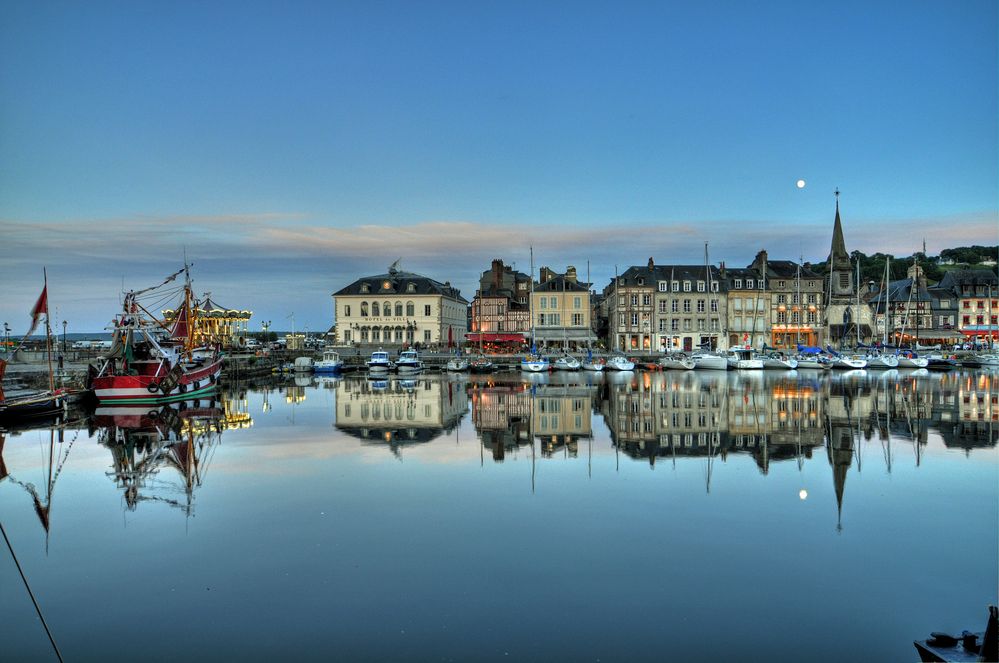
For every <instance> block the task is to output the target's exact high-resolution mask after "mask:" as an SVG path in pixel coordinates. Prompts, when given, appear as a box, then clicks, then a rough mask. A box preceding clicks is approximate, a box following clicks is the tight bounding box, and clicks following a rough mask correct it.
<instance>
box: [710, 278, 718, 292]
mask: <svg viewBox="0 0 999 663" xmlns="http://www.w3.org/2000/svg"><path fill="white" fill-rule="evenodd" d="M711 292H718V281H712V282H711Z"/></svg>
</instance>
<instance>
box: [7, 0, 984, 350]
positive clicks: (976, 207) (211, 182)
mask: <svg viewBox="0 0 999 663" xmlns="http://www.w3.org/2000/svg"><path fill="white" fill-rule="evenodd" d="M997 7H999V3H996V2H995V1H994V0H983V1H975V0H957V1H955V2H946V3H943V2H936V1H920V0H912V1H907V2H878V1H873V2H871V1H867V2H849V1H844V2H836V3H811V2H806V3H802V2H778V1H772V2H759V3H745V2H737V1H734V0H733V1H730V2H712V1H706V2H685V3H678V2H648V3H645V2H624V3H621V2H614V3H611V2H606V3H589V2H564V3H562V2H546V3H537V2H515V1H511V2H502V3H501V2H472V3H469V2H424V3H412V2H401V1H399V2H371V1H363V2H362V1H358V2H332V1H331V2H306V1H301V2H286V3H282V2H253V1H248V0H242V1H240V2H223V1H217V2H211V3H204V2H190V3H189V2H181V1H178V2H170V3H155V2H121V3H115V2H100V1H94V2H87V3H80V2H58V1H52V2H44V3H38V2H33V1H26V2H10V1H7V0H0V323H2V322H8V323H9V324H10V326H11V327H12V329H14V330H15V331H14V333H20V331H23V329H22V328H24V329H26V328H27V326H28V322H29V320H30V318H29V311H30V309H31V306H32V304H33V303H34V300H35V298H36V297H37V296H38V293H39V291H40V289H41V284H42V268H43V267H46V268H47V273H48V282H49V295H50V308H51V312H52V316H53V321H54V322H55V323H56V324H57V325H59V324H61V321H62V320H66V321H67V327H68V330H69V332H70V333H74V332H76V333H81V332H95V331H100V330H102V329H103V327H104V326H105V325H106V324H107V322H108V321H109V320H110V319H111V318H112V317H113V315H114V314H115V313H116V312H117V310H118V307H119V300H120V293H121V291H122V288H123V286H124V287H125V288H126V289H133V288H134V289H139V288H142V287H146V286H149V285H153V284H155V283H157V282H159V281H160V280H162V279H163V278H164V277H166V276H167V275H169V274H171V273H173V272H174V271H176V270H177V269H178V268H179V267H180V266H181V265H182V263H183V260H184V255H185V253H186V255H187V257H188V259H189V260H190V261H191V262H192V263H193V274H194V278H195V289H196V290H197V292H199V293H201V292H206V291H208V292H211V294H212V296H213V298H214V299H215V300H216V301H217V302H218V303H219V304H221V305H223V306H227V307H231V308H240V309H250V310H253V311H254V316H253V319H252V321H251V329H252V330H259V329H260V323H261V322H263V321H270V322H271V323H272V328H274V329H285V330H287V329H291V328H292V324H294V325H295V327H296V329H297V330H298V331H303V330H310V331H320V330H325V329H326V328H328V327H329V325H330V324H331V323H332V322H333V320H332V318H333V308H332V300H331V297H330V295H331V294H332V293H333V292H335V291H336V290H338V289H340V288H341V287H343V286H345V285H347V284H349V283H351V282H352V281H354V280H355V279H357V278H359V277H361V276H365V275H371V274H378V273H384V272H385V270H386V268H387V267H388V265H389V264H390V263H392V262H393V261H395V260H396V259H398V258H401V263H400V265H401V267H402V268H403V269H405V270H407V271H415V272H418V273H422V274H425V275H427V276H431V277H432V278H435V279H437V280H439V281H450V282H451V283H452V284H453V285H455V286H457V287H459V288H460V289H461V291H462V294H463V295H464V296H465V298H466V299H469V300H471V298H472V297H473V296H474V294H475V288H476V287H477V282H478V278H479V275H480V274H481V272H482V271H484V270H486V269H488V268H489V264H490V261H491V260H492V259H493V258H502V259H503V260H504V261H505V262H506V263H508V264H511V263H512V264H515V265H516V267H517V268H518V269H519V270H521V271H525V272H526V271H528V270H529V269H530V247H532V246H533V247H534V256H535V269H537V268H538V267H540V266H541V265H549V266H551V267H553V268H555V269H557V270H560V271H561V270H563V269H564V267H565V266H566V265H569V264H571V265H575V266H576V267H577V269H578V270H579V272H580V275H581V276H585V274H586V269H587V267H586V266H587V264H588V265H589V272H590V278H591V280H592V281H593V282H594V283H595V284H596V287H597V288H602V287H603V286H604V285H606V284H607V282H608V281H609V280H610V279H611V278H612V277H613V274H614V271H615V268H616V269H618V270H621V271H623V270H624V269H625V268H627V267H628V266H630V265H639V264H645V263H646V262H647V261H648V259H649V257H652V258H654V260H655V261H656V263H659V264H668V263H678V264H681V263H682V264H702V263H703V261H704V243H705V242H707V243H708V245H709V252H710V260H711V262H713V263H715V264H717V263H718V262H720V261H725V263H726V264H727V265H740V266H743V265H747V264H748V263H749V262H751V261H752V258H753V256H754V255H755V254H756V253H757V252H758V251H759V250H761V249H766V250H767V252H768V254H769V255H770V257H771V259H786V260H799V259H803V260H805V261H821V260H824V259H825V258H826V256H827V255H828V252H829V246H830V241H831V232H832V220H833V216H834V205H835V201H834V197H833V191H834V190H835V189H837V188H838V189H840V190H841V192H842V193H841V196H840V206H841V212H842V218H843V225H844V234H845V237H846V243H847V249H848V250H851V251H852V250H860V251H863V252H865V253H874V252H876V251H882V252H886V253H892V254H894V255H896V256H908V255H911V254H912V253H913V252H915V251H920V250H922V243H923V241H924V240H925V242H926V248H927V252H928V253H929V254H931V255H933V254H936V253H938V252H939V251H940V250H941V249H944V248H951V247H956V246H965V245H970V244H990V245H991V244H996V243H999V230H997V229H999V210H997V205H999V202H997V201H999V137H997V126H999V122H997V117H999V104H997V87H999V84H997V81H999V52H997V35H999V10H997ZM799 179H804V180H805V181H806V186H805V187H804V188H798V187H797V186H796V184H795V183H796V181H797V180H799ZM19 330H20V331H19Z"/></svg>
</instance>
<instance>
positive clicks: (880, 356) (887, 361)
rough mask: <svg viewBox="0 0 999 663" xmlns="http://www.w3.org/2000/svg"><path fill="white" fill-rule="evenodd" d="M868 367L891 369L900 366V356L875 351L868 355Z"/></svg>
mask: <svg viewBox="0 0 999 663" xmlns="http://www.w3.org/2000/svg"><path fill="white" fill-rule="evenodd" d="M867 368H872V369H891V368H898V356H897V355H890V354H885V353H883V352H875V353H871V354H869V355H867Z"/></svg>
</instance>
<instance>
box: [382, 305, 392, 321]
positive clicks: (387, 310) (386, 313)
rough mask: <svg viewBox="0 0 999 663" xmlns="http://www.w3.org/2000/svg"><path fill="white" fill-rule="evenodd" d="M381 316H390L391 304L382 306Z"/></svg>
mask: <svg viewBox="0 0 999 663" xmlns="http://www.w3.org/2000/svg"><path fill="white" fill-rule="evenodd" d="M382 314H383V315H384V316H385V317H386V318H387V317H389V316H390V315H392V302H385V303H384V304H382Z"/></svg>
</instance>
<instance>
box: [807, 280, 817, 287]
mask: <svg viewBox="0 0 999 663" xmlns="http://www.w3.org/2000/svg"><path fill="white" fill-rule="evenodd" d="M808 287H809V289H812V288H814V287H815V281H809V282H808Z"/></svg>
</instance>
